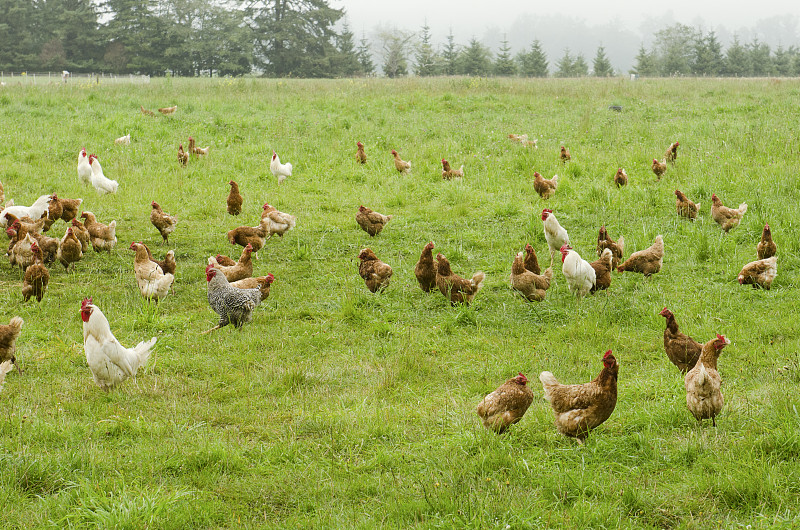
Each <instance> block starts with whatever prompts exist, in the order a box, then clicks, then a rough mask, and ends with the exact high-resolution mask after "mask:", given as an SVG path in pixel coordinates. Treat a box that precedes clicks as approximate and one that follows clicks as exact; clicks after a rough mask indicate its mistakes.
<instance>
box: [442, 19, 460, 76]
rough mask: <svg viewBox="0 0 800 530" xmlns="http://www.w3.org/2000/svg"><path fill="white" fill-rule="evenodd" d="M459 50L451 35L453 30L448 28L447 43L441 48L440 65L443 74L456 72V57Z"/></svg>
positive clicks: (454, 73)
mask: <svg viewBox="0 0 800 530" xmlns="http://www.w3.org/2000/svg"><path fill="white" fill-rule="evenodd" d="M459 55H460V51H459V49H458V46H457V45H456V43H455V37H453V30H452V28H451V29H450V34H449V35H447V44H445V46H444V50H442V65H443V70H444V74H445V75H456V74H457V73H458V57H459Z"/></svg>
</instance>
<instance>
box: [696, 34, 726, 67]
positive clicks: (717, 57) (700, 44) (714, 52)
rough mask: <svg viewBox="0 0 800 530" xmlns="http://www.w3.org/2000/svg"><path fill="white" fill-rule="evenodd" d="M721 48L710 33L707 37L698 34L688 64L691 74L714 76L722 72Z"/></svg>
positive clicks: (715, 37)
mask: <svg viewBox="0 0 800 530" xmlns="http://www.w3.org/2000/svg"><path fill="white" fill-rule="evenodd" d="M722 61H723V57H722V46H721V45H720V43H719V41H718V40H717V36H716V34H715V33H714V32H713V31H712V32H711V33H709V34H708V35H705V36H703V35H702V34H699V35H698V36H697V39H696V40H695V43H694V52H693V55H692V58H691V60H690V62H689V66H690V69H691V72H692V74H694V75H703V76H705V75H709V76H716V75H719V74H720V72H721V71H722Z"/></svg>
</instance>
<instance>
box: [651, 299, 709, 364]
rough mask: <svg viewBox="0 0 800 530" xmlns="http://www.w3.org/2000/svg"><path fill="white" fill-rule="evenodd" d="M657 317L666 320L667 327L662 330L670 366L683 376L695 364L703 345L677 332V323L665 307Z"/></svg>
mask: <svg viewBox="0 0 800 530" xmlns="http://www.w3.org/2000/svg"><path fill="white" fill-rule="evenodd" d="M659 315H661V316H662V317H664V318H666V319H667V327H666V328H665V329H664V351H665V352H666V353H667V357H669V360H670V361H671V362H672V364H674V365H675V366H677V367H678V370H680V371H681V372H683V373H684V374H685V373H686V372H688V371H689V370H691V369H692V368H694V365H695V364H697V359H699V358H700V352H702V351H703V345H702V344H700V343H699V342H697V341H696V340H694V339H693V338H692V337H690V336H689V335H686V334H685V333H681V332H680V331H679V330H678V323H677V322H676V321H675V315H674V314H673V313H672V311H670V310H669V309H667V308H666V307H665V308H664V309H662V310H661V312H660V313H659Z"/></svg>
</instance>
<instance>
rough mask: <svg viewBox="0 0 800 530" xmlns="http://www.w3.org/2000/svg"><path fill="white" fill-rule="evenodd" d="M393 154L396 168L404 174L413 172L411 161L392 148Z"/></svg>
mask: <svg viewBox="0 0 800 530" xmlns="http://www.w3.org/2000/svg"><path fill="white" fill-rule="evenodd" d="M392 156H393V157H394V168H395V169H396V170H397V171H399V172H400V173H403V174H408V173H410V172H411V162H406V161H405V160H403V159H402V158H400V155H399V154H398V153H397V151H395V150H394V149H392Z"/></svg>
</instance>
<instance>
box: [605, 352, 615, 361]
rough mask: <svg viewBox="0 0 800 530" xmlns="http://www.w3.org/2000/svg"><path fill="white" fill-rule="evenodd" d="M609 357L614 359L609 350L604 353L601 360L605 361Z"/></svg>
mask: <svg viewBox="0 0 800 530" xmlns="http://www.w3.org/2000/svg"><path fill="white" fill-rule="evenodd" d="M609 357H614V356H613V355H611V350H608V351H607V352H605V353H604V354H603V360H606V359H608V358H609Z"/></svg>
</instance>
